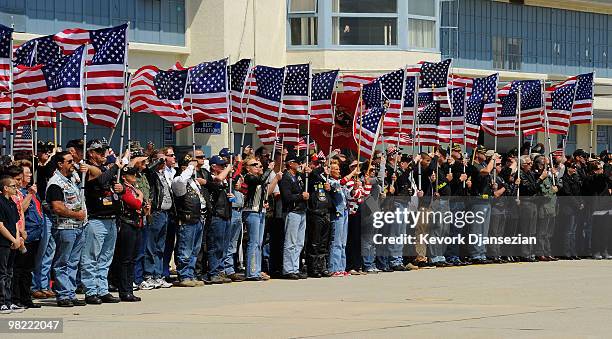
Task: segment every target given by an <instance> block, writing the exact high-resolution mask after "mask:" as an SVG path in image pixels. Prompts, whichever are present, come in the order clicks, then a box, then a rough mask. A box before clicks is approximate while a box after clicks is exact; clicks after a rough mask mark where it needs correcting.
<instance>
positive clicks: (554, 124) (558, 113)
mask: <svg viewBox="0 0 612 339" xmlns="http://www.w3.org/2000/svg"><path fill="white" fill-rule="evenodd" d="M575 96H576V77H571V78H569V79H567V80H566V81H564V82H562V83H560V84H556V85H554V86H552V87H549V88H547V89H546V115H547V118H548V131H549V132H550V133H552V134H567V132H568V129H569V125H570V118H571V115H572V107H573V106H574V97H575Z"/></svg>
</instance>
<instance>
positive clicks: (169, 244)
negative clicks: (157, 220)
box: [163, 215, 178, 278]
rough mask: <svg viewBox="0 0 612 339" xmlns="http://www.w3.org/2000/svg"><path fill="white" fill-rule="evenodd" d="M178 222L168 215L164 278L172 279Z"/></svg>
mask: <svg viewBox="0 0 612 339" xmlns="http://www.w3.org/2000/svg"><path fill="white" fill-rule="evenodd" d="M177 228H178V225H177V222H176V220H174V219H173V218H171V217H170V215H168V222H167V223H166V241H165V245H164V259H163V268H164V273H163V274H164V277H166V278H168V277H170V259H171V258H172V251H174V247H175V246H176V236H177V234H176V232H177Z"/></svg>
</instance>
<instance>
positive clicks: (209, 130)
mask: <svg viewBox="0 0 612 339" xmlns="http://www.w3.org/2000/svg"><path fill="white" fill-rule="evenodd" d="M195 132H196V133H202V134H221V123H220V122H210V121H203V122H198V123H196V124H195Z"/></svg>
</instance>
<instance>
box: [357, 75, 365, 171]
mask: <svg viewBox="0 0 612 339" xmlns="http://www.w3.org/2000/svg"><path fill="white" fill-rule="evenodd" d="M362 95H363V85H362V84H360V85H359V100H357V107H355V109H359V120H358V121H359V123H360V124H361V125H363V123H362V121H361V120H362V119H363V108H362V107H361V106H362V98H363V97H362ZM362 134H363V132H362V128H361V127H360V128H359V144H358V145H357V163H359V159H360V158H361V136H362Z"/></svg>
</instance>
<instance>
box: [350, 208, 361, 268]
mask: <svg viewBox="0 0 612 339" xmlns="http://www.w3.org/2000/svg"><path fill="white" fill-rule="evenodd" d="M362 267H363V261H362V258H361V214H360V213H357V214H354V215H349V218H348V232H347V236H346V271H347V272H348V271H350V270H356V271H358V270H361V268H362Z"/></svg>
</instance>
